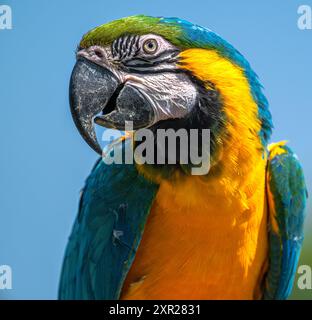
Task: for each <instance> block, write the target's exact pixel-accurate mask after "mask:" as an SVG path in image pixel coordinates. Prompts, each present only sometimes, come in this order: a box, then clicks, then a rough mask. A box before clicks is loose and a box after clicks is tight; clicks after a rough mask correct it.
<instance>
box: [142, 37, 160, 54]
mask: <svg viewBox="0 0 312 320" xmlns="http://www.w3.org/2000/svg"><path fill="white" fill-rule="evenodd" d="M157 49H158V43H157V40H155V39H148V40H146V41H145V42H144V43H143V50H144V52H145V53H147V54H153V53H155V52H156V51H157Z"/></svg>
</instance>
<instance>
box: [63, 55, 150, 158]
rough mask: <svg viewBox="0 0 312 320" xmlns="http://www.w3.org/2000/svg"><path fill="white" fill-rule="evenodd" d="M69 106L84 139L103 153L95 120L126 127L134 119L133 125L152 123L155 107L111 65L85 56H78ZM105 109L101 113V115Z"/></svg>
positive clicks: (134, 126) (135, 128) (70, 87)
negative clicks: (118, 76) (123, 79)
mask: <svg viewBox="0 0 312 320" xmlns="http://www.w3.org/2000/svg"><path fill="white" fill-rule="evenodd" d="M69 98H70V108H71V113H72V116H73V119H74V122H75V124H76V126H77V128H78V130H79V132H80V134H81V135H82V137H83V138H84V139H85V141H86V142H87V143H88V144H89V146H90V147H91V148H92V149H94V150H95V151H96V152H97V153H99V154H102V149H101V146H100V145H99V143H98V141H97V138H96V134H95V130H94V122H95V123H97V124H99V125H101V126H104V127H107V128H115V129H118V130H124V128H125V122H126V121H132V123H133V129H134V130H137V129H139V128H143V127H147V126H149V125H151V124H152V123H153V120H154V111H153V108H152V106H151V103H150V102H149V101H148V99H147V98H146V97H145V96H144V95H143V94H142V93H140V92H139V90H137V89H136V88H134V87H133V86H131V85H130V84H127V83H124V84H123V83H121V82H120V80H119V79H118V78H117V77H116V76H115V75H114V74H113V73H112V72H111V71H110V70H108V69H106V68H104V67H102V66H99V65H97V64H95V63H93V62H91V61H88V60H87V59H85V58H79V59H78V60H77V62H76V65H75V67H74V69H73V72H72V75H71V79H70V86H69ZM100 113H102V115H99V114H100Z"/></svg>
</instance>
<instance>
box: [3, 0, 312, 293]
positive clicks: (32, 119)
mask: <svg viewBox="0 0 312 320" xmlns="http://www.w3.org/2000/svg"><path fill="white" fill-rule="evenodd" d="M251 3H252V4H251ZM304 3H305V4H310V5H311V6H312V0H304V1H302V0H300V1H296V0H287V1H284V0H275V1H271V0H270V1H269V0H265V1H252V2H251V1H247V0H245V1H243V0H237V1H229V0H228V1H225V0H218V1H216V0H215V1H210V0H192V1H190V0H188V1H185V0H179V1H178V0H175V1H173V0H171V1H168V0H165V1H164V0H157V1H156V0H154V1H153V0H150V1H142V0H122V1H104V0H88V1H73V0H66V1H62V0H53V1H48V0H18V1H8V0H6V1H5V0H0V4H8V5H10V6H11V7H12V11H13V29H12V30H0V106H1V107H0V112H1V114H0V118H1V124H0V137H1V139H0V144H1V156H0V226H1V228H0V265H1V264H9V265H11V266H12V268H13V290H11V291H10V292H5V293H4V292H1V291H0V299H1V297H2V298H17V299H21V298H25V299H32V298H40V299H46V298H52V299H54V298H56V294H57V286H58V278H59V272H60V267H61V262H62V257H63V252H64V248H65V246H66V242H67V237H68V235H69V232H70V230H71V226H72V223H73V221H74V218H75V215H76V211H77V203H78V194H79V190H80V188H81V187H82V186H83V183H84V179H85V178H86V176H87V175H88V173H89V171H90V168H91V167H92V165H93V163H94V161H95V160H96V158H97V156H96V154H95V153H94V152H93V151H92V150H91V149H90V148H89V147H88V146H87V145H86V143H85V142H84V141H83V140H82V139H81V137H80V136H79V135H78V132H77V130H76V128H75V127H74V124H73V122H72V119H71V115H70V112H69V105H68V82H69V77H70V73H71V70H72V67H73V65H74V63H75V56H74V51H75V49H76V45H77V44H78V41H79V39H80V38H81V36H82V34H83V33H85V32H86V31H88V30H89V29H91V28H93V27H95V26H97V25H99V24H102V23H105V22H108V21H110V20H113V19H116V18H120V17H123V16H128V15H133V14H147V15H154V16H178V17H180V18H184V19H187V20H190V21H192V22H196V23H197V24H200V25H203V26H206V27H209V28H210V29H212V30H214V31H216V32H217V33H219V34H220V35H222V36H223V37H224V38H225V39H227V40H228V41H230V42H231V43H232V44H233V45H234V46H235V47H237V48H238V49H239V50H240V51H241V52H242V53H243V54H244V55H245V56H246V57H247V59H248V60H249V61H250V62H251V64H252V66H253V67H254V69H255V70H256V72H257V73H258V74H259V76H260V78H261V81H262V83H263V85H264V87H265V93H266V95H267V97H268V99H269V101H270V105H271V110H272V113H273V119H274V124H275V131H274V135H273V140H278V139H288V140H289V141H290V142H291V146H292V147H293V148H294V149H295V151H296V152H297V154H298V156H299V158H300V159H301V161H302V163H303V166H304V169H305V174H306V179H307V182H308V185H309V189H310V193H311V191H312V188H311V187H312V184H311V182H312V148H311V137H312V124H311V119H312V90H311V82H312V79H311V77H312V60H311V57H312V30H308V31H300V30H299V29H298V28H297V18H298V14H297V8H298V6H299V5H301V4H304ZM308 229H309V230H310V228H308Z"/></svg>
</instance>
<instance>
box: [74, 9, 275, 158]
mask: <svg viewBox="0 0 312 320" xmlns="http://www.w3.org/2000/svg"><path fill="white" fill-rule="evenodd" d="M70 104H71V111H72V115H73V118H74V121H75V124H76V126H77V128H78V130H79V131H80V133H81V135H82V136H83V138H84V139H85V140H86V142H87V143H88V144H89V145H90V146H91V147H92V148H93V149H94V150H95V151H97V152H98V153H101V147H100V145H99V143H98V141H97V139H96V135H95V130H94V123H96V124H98V125H100V126H104V127H106V128H116V129H119V130H123V129H124V128H125V122H127V121H132V123H133V128H134V130H137V129H140V128H151V129H152V130H154V129H157V128H174V129H179V128H186V129H188V130H190V129H192V128H196V129H202V128H208V129H210V131H211V142H210V143H211V149H212V151H211V152H212V153H215V154H218V157H222V154H224V149H225V148H231V150H239V149H240V148H244V150H247V155H246V158H247V157H248V153H249V154H250V153H252V152H253V148H256V149H258V150H259V149H261V148H262V149H263V147H265V146H266V144H267V141H268V139H269V138H270V134H271V129H272V123H271V115H270V112H269V110H268V102H267V100H266V98H265V96H264V95H263V93H262V87H261V84H260V83H259V80H258V78H257V75H256V74H255V73H254V71H253V70H252V69H251V67H250V65H249V63H248V62H247V60H246V59H245V58H244V57H243V56H242V55H241V54H240V53H239V52H238V51H237V50H236V49H235V48H234V47H233V46H231V45H230V44H229V43H228V42H226V41H225V40H223V39H222V38H221V37H220V36H218V35H217V34H216V33H214V32H212V31H210V30H208V29H206V28H203V27H200V26H198V25H195V24H192V23H190V22H187V21H185V20H181V19H178V18H154V17H148V16H142V15H139V16H132V17H127V18H123V19H119V20H116V21H113V22H110V23H107V24H104V25H101V26H99V27H97V28H95V29H93V30H91V31H90V32H88V33H87V34H85V35H84V36H83V38H82V40H81V42H80V44H79V46H78V49H77V62H76V65H75V67H74V69H73V72H72V76H71V82H70ZM248 150H249V151H248ZM217 151H219V152H217ZM235 152H236V153H237V154H238V153H239V151H235ZM235 152H234V153H235ZM229 159H231V160H230V161H238V159H235V156H234V155H233V154H232V155H231V157H230V158H229Z"/></svg>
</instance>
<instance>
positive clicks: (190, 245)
mask: <svg viewBox="0 0 312 320" xmlns="http://www.w3.org/2000/svg"><path fill="white" fill-rule="evenodd" d="M181 62H182V64H181V67H182V68H185V69H186V70H190V71H191V72H192V73H193V74H194V75H195V76H196V77H198V78H199V79H200V80H202V81H204V82H205V81H209V82H212V83H213V84H214V85H215V87H216V88H217V89H218V90H219V92H220V94H221V96H222V101H223V107H224V111H225V113H226V116H227V125H226V131H227V135H226V136H224V137H221V138H220V140H219V144H220V145H219V148H220V153H219V158H218V161H217V162H215V163H214V164H213V167H212V168H211V171H210V173H209V175H208V176H207V177H199V176H183V175H182V174H179V173H177V174H176V176H175V177H174V179H172V180H171V181H167V180H161V178H160V177H159V176H157V175H153V174H151V173H150V172H149V171H148V170H146V168H145V167H144V166H140V167H139V170H140V172H141V173H142V174H144V175H145V176H147V177H148V178H149V179H152V180H154V181H156V182H158V183H160V188H159V191H158V194H157V196H156V199H155V202H154V204H153V207H152V209H151V212H150V215H149V218H148V221H147V224H146V227H145V230H144V234H143V238H142V241H141V244H140V246H139V249H138V252H137V254H136V258H135V261H134V263H133V265H132V267H131V269H130V272H129V274H128V275H127V278H126V281H125V284H124V288H123V291H122V296H121V298H122V299H257V298H259V297H260V295H261V283H262V277H263V274H264V272H265V271H266V266H267V253H268V239H267V202H266V195H265V178H266V177H265V172H266V161H267V158H266V153H265V151H264V148H263V146H262V144H261V141H260V138H259V136H258V133H259V131H260V122H259V120H258V117H257V105H256V103H255V102H254V100H253V98H252V95H251V92H250V87H249V84H248V81H247V80H246V78H245V76H244V73H243V70H242V69H241V68H239V67H238V66H236V65H234V64H233V63H231V62H230V61H228V60H226V59H224V58H222V57H220V56H219V55H218V54H217V53H216V52H214V51H212V50H204V49H189V50H186V51H184V52H182V53H181ZM207 85H208V84H207ZM220 168H221V169H220ZM217 173H218V174H217Z"/></svg>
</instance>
